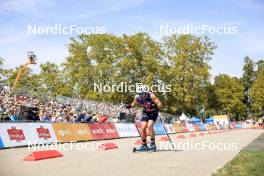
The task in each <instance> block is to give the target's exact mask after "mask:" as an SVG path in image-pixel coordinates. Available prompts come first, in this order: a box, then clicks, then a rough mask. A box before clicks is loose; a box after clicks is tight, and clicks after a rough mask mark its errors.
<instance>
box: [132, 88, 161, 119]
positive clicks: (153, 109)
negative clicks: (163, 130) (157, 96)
mask: <svg viewBox="0 0 264 176" xmlns="http://www.w3.org/2000/svg"><path fill="white" fill-rule="evenodd" d="M151 94H152V92H147V95H146V96H145V97H144V98H142V97H141V96H137V97H136V98H137V103H138V104H139V105H141V106H142V107H143V111H142V118H141V121H148V120H153V121H154V122H155V121H156V120H157V118H158V115H159V110H158V106H157V104H156V103H155V102H154V101H153V100H152V99H151Z"/></svg>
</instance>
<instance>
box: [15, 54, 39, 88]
mask: <svg viewBox="0 0 264 176" xmlns="http://www.w3.org/2000/svg"><path fill="white" fill-rule="evenodd" d="M27 54H28V61H27V62H26V63H25V64H24V65H22V66H21V67H20V68H19V70H18V72H17V75H16V79H15V81H14V83H13V87H12V92H14V91H15V89H16V86H17V83H18V82H19V80H20V78H21V76H22V73H23V71H24V70H25V69H26V68H27V67H28V65H31V64H36V59H37V57H36V55H35V54H34V53H33V52H32V51H30V52H27Z"/></svg>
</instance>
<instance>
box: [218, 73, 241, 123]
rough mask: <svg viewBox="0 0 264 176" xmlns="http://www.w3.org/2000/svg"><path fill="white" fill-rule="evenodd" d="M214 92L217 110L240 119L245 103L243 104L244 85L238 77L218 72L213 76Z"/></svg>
mask: <svg viewBox="0 0 264 176" xmlns="http://www.w3.org/2000/svg"><path fill="white" fill-rule="evenodd" d="M214 87H215V94H216V99H217V101H218V105H219V107H218V108H219V110H221V111H222V113H224V114H230V115H231V117H236V120H240V119H239V117H240V115H243V113H244V109H245V105H244V104H243V98H244V94H243V90H244V87H243V85H242V83H241V82H240V80H239V79H237V78H234V77H230V76H228V75H226V74H220V75H218V76H216V77H215V84H214Z"/></svg>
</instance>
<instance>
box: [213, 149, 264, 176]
mask: <svg viewBox="0 0 264 176" xmlns="http://www.w3.org/2000/svg"><path fill="white" fill-rule="evenodd" d="M212 176H264V151H241V152H240V153H239V154H238V155H237V156H235V157H234V158H233V160H232V161H230V162H228V163H226V164H225V165H224V166H223V167H222V168H220V169H219V170H217V171H216V172H215V173H213V174H212Z"/></svg>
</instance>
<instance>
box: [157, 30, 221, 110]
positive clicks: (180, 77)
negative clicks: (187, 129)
mask: <svg viewBox="0 0 264 176" xmlns="http://www.w3.org/2000/svg"><path fill="white" fill-rule="evenodd" d="M215 48H216V46H215V45H214V43H212V42H210V41H209V39H208V38H206V37H205V38H200V37H194V36H192V35H180V36H177V35H172V36H170V37H167V38H164V46H163V49H164V53H165V54H164V55H165V58H164V61H165V63H164V65H163V67H161V70H160V72H161V77H162V78H163V82H165V83H166V84H170V85H172V91H171V92H170V93H168V94H167V100H166V103H167V106H168V108H169V111H170V112H175V111H176V112H178V113H181V112H192V113H197V111H198V109H199V107H201V105H205V104H206V102H205V101H206V93H207V92H206V87H207V86H208V85H209V84H210V82H209V78H210V74H209V69H210V67H209V65H208V61H209V60H210V59H211V55H212V54H213V51H214V49H215Z"/></svg>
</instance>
